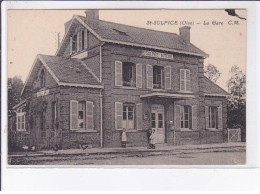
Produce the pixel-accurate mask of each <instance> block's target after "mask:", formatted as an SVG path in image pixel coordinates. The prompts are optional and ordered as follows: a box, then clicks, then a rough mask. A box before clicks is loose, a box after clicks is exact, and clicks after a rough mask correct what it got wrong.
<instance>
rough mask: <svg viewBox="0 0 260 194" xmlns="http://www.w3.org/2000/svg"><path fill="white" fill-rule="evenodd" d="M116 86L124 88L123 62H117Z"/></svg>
mask: <svg viewBox="0 0 260 194" xmlns="http://www.w3.org/2000/svg"><path fill="white" fill-rule="evenodd" d="M115 86H122V62H121V61H116V62H115Z"/></svg>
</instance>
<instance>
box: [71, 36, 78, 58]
mask: <svg viewBox="0 0 260 194" xmlns="http://www.w3.org/2000/svg"><path fill="white" fill-rule="evenodd" d="M77 40H78V35H77V34H75V35H74V36H72V54H73V53H75V52H76V51H77Z"/></svg>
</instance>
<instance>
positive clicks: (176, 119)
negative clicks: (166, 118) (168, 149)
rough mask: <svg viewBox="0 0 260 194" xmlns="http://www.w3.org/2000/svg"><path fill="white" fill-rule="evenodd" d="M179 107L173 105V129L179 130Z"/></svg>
mask: <svg viewBox="0 0 260 194" xmlns="http://www.w3.org/2000/svg"><path fill="white" fill-rule="evenodd" d="M180 112H181V106H180V105H175V106H174V126H175V129H177V130H180V129H181V115H180Z"/></svg>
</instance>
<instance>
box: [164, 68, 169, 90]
mask: <svg viewBox="0 0 260 194" xmlns="http://www.w3.org/2000/svg"><path fill="white" fill-rule="evenodd" d="M164 76H165V79H164V80H165V89H168V90H169V89H171V66H166V67H165V68H164Z"/></svg>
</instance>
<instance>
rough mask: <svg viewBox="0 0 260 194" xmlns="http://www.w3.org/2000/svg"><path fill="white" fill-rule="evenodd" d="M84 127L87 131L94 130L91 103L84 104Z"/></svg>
mask: <svg viewBox="0 0 260 194" xmlns="http://www.w3.org/2000/svg"><path fill="white" fill-rule="evenodd" d="M86 126H87V129H94V116H93V102H90V101H87V102H86Z"/></svg>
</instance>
